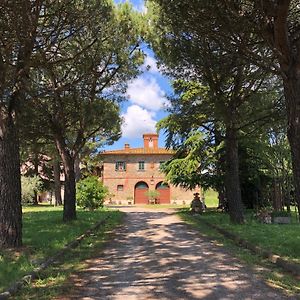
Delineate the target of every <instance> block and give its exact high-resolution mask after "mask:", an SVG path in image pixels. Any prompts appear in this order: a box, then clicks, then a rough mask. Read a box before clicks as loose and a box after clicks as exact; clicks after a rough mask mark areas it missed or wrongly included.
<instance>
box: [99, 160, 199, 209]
mask: <svg viewBox="0 0 300 300" xmlns="http://www.w3.org/2000/svg"><path fill="white" fill-rule="evenodd" d="M171 156H172V155H170V154H168V155H166V154H164V155H163V154H147V155H145V154H135V155H122V154H119V155H116V154H114V155H109V154H106V155H104V156H103V158H104V170H103V182H104V185H106V186H107V187H108V188H109V191H110V194H111V195H110V199H108V202H109V201H111V202H112V203H117V204H128V203H129V202H131V203H133V201H134V188H135V185H136V183H137V182H139V181H144V182H146V183H147V184H148V186H149V190H154V189H155V187H156V185H157V184H158V183H159V182H161V181H164V179H165V177H164V174H163V173H161V172H160V170H159V164H160V162H161V161H166V160H168V159H169V158H171ZM117 161H124V162H126V171H116V170H115V163H116V162H117ZM139 161H144V162H145V170H144V171H141V170H138V163H139ZM118 185H123V191H120V190H118V189H117V186H118ZM193 192H194V191H186V190H185V189H182V188H177V187H174V186H172V185H170V203H174V202H175V203H177V204H182V203H184V202H185V203H190V202H191V200H192V199H193Z"/></svg>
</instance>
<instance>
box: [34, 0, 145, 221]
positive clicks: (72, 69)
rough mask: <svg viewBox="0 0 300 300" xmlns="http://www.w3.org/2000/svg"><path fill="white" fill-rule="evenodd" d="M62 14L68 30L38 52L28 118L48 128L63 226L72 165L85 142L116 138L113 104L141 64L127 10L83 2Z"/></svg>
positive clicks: (70, 200) (72, 203) (72, 197)
mask: <svg viewBox="0 0 300 300" xmlns="http://www.w3.org/2000/svg"><path fill="white" fill-rule="evenodd" d="M59 13H60V12H59ZM68 14H71V16H72V17H73V18H76V22H75V24H74V27H73V28H72V30H71V31H70V29H69V28H68V27H64V26H62V27H61V29H60V31H59V32H57V33H56V39H57V41H56V43H55V45H52V47H51V48H50V47H49V46H45V47H43V48H40V49H39V51H38V52H37V59H38V60H39V68H38V70H37V71H35V72H32V78H34V84H33V86H34V90H35V95H34V93H33V94H32V103H34V105H33V110H32V114H33V116H35V117H34V118H35V119H36V121H35V122H38V123H39V124H40V126H43V127H47V128H48V131H49V137H50V138H51V139H52V140H53V142H54V143H55V145H56V147H57V149H58V152H59V154H60V157H61V160H62V163H63V166H64V173H65V186H64V187H65V189H64V212H63V219H64V221H70V220H73V219H75V218H76V190H75V169H74V164H75V161H76V160H77V159H78V155H79V154H80V151H81V150H82V149H83V147H84V145H85V144H86V143H87V142H88V141H89V140H90V139H91V138H94V137H97V138H98V139H100V140H102V141H106V142H107V143H108V142H111V141H114V140H115V139H117V138H118V137H119V136H120V123H121V119H120V117H119V115H120V114H119V107H118V105H117V102H118V101H119V100H122V97H121V94H122V93H123V92H124V91H125V89H126V82H127V81H128V80H129V79H130V78H132V77H134V76H135V75H137V74H138V72H139V71H138V67H139V65H140V64H141V63H142V62H143V53H142V52H141V51H140V49H139V39H140V30H139V26H138V25H139V24H140V21H141V19H140V16H139V15H138V14H137V13H135V12H134V11H133V10H132V8H131V6H130V5H129V4H127V3H126V4H123V5H119V6H115V5H114V4H113V2H112V1H104V2H100V1H89V2H84V3H82V5H81V6H79V7H74V9H73V11H72V12H69V13H68ZM67 24H68V23H66V25H65V26H67ZM53 26H54V25H53ZM66 34H67V37H68V38H66ZM49 49H51V50H49Z"/></svg>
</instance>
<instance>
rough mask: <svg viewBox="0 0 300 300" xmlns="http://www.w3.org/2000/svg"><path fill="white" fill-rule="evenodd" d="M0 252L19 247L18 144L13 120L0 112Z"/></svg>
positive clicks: (20, 212)
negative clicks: (7, 248)
mask: <svg viewBox="0 0 300 300" xmlns="http://www.w3.org/2000/svg"><path fill="white" fill-rule="evenodd" d="M0 207H1V209H0V248H2V247H19V246H21V245H22V206H21V178H20V157H19V143H18V137H17V132H16V128H15V124H14V121H13V117H12V116H11V115H8V116H7V115H5V113H4V112H2V113H1V111H0Z"/></svg>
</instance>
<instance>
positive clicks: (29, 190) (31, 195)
mask: <svg viewBox="0 0 300 300" xmlns="http://www.w3.org/2000/svg"><path fill="white" fill-rule="evenodd" d="M21 184H22V201H23V203H32V202H33V203H34V204H35V195H36V194H37V193H38V192H40V191H41V190H42V185H43V183H42V181H41V178H40V177H38V176H31V177H30V176H22V177H21Z"/></svg>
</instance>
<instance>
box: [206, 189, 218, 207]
mask: <svg viewBox="0 0 300 300" xmlns="http://www.w3.org/2000/svg"><path fill="white" fill-rule="evenodd" d="M204 198H205V204H206V206H207V207H218V205H219V199H218V193H217V192H216V191H214V190H212V189H209V190H207V191H205V192H204Z"/></svg>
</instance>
